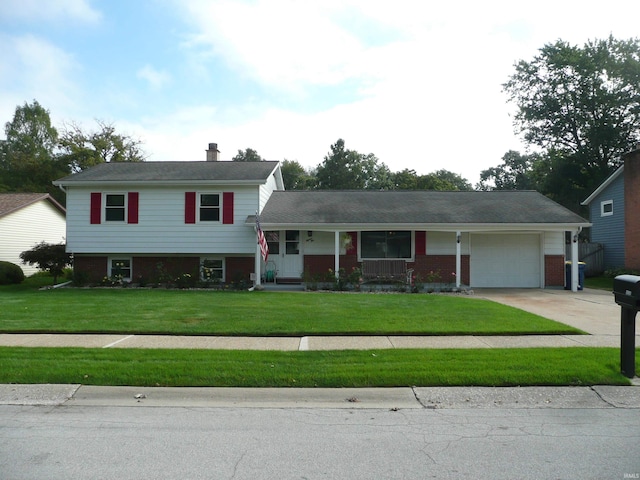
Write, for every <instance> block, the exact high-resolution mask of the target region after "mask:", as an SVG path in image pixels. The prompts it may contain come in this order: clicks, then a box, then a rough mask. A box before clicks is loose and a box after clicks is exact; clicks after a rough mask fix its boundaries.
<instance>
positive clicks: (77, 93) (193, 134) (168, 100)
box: [0, 0, 640, 184]
mask: <svg viewBox="0 0 640 480" xmlns="http://www.w3.org/2000/svg"><path fill="white" fill-rule="evenodd" d="M639 16H640V2H638V1H637V0H610V1H608V2H606V3H604V4H603V3H602V2H596V1H589V0H582V1H571V0H563V1H558V0H555V1H547V0H541V1H538V2H504V1H492V0H487V1H485V2H477V1H458V2H426V1H418V0H396V1H394V2H389V1H384V2H383V1H378V0H323V1H314V0H307V1H297V2H296V1H293V0H264V1H260V0H256V1H240V0H137V1H133V0H129V1H124V0H102V1H97V0H95V1H91V0H55V1H54V0H2V1H0V51H1V52H3V53H2V55H0V121H1V122H2V123H3V124H4V123H6V122H8V121H10V120H11V119H12V118H13V114H14V112H15V108H16V106H17V105H22V104H24V103H25V102H31V101H32V100H34V99H35V100H37V101H38V102H39V103H40V104H41V105H43V106H44V107H45V108H47V109H48V110H49V111H50V114H51V118H52V121H53V123H54V125H55V126H56V127H57V128H58V129H59V130H62V129H63V128H64V125H65V124H67V125H68V124H70V123H75V124H78V125H80V126H81V127H83V128H85V129H86V130H92V129H95V128H96V122H95V120H96V119H98V120H101V121H104V122H107V123H113V124H114V125H115V127H116V130H117V131H118V132H120V133H124V134H127V135H130V136H132V137H134V138H136V139H139V140H141V141H142V142H143V149H144V151H145V152H146V153H147V154H148V160H154V161H165V160H185V161H186V160H204V159H205V153H204V151H205V149H206V148H207V145H208V143H209V142H215V143H218V148H219V150H220V151H221V152H222V158H223V159H231V157H233V156H234V155H235V154H236V153H237V151H238V150H239V149H243V150H244V149H246V148H253V149H255V150H257V152H258V153H259V154H260V155H261V156H262V157H263V158H265V159H268V160H284V159H288V160H297V161H299V162H300V163H301V164H302V165H303V166H305V167H307V168H310V167H315V166H316V165H318V164H320V163H321V162H322V161H323V158H324V156H325V155H326V154H327V152H328V151H329V149H330V146H331V144H333V143H335V141H336V140H337V139H338V138H343V139H344V140H345V142H346V146H347V148H351V149H355V150H357V151H359V152H361V153H373V154H375V155H376V156H377V157H378V158H379V159H380V161H381V162H384V163H385V164H386V165H387V166H389V168H390V169H391V170H392V171H399V170H402V169H404V168H410V169H414V170H415V171H416V172H417V173H418V174H426V173H430V172H433V171H435V170H439V169H442V168H444V169H447V170H450V171H452V172H455V173H458V174H460V175H462V176H463V177H464V178H467V179H468V180H469V181H470V182H471V183H472V184H475V183H476V182H477V181H478V179H479V173H480V171H482V170H484V169H487V168H489V167H493V166H496V165H498V164H500V163H501V157H502V155H503V154H504V153H505V152H506V151H507V150H509V149H515V150H520V151H522V152H524V147H523V146H522V144H521V142H520V141H519V139H518V138H517V137H516V136H515V135H514V133H513V128H512V125H511V118H510V116H509V115H510V113H512V112H513V107H512V106H510V105H508V104H507V103H506V95H505V94H504V93H502V91H501V84H502V83H504V82H505V81H506V80H507V78H508V76H509V75H510V74H511V73H512V72H513V64H514V63H515V62H516V61H518V60H520V59H525V60H530V59H531V58H533V56H534V55H535V54H536V51H537V50H538V49H539V48H541V47H542V46H543V45H544V44H545V43H551V42H554V41H555V40H557V39H558V38H561V39H563V40H566V41H569V42H571V43H574V44H579V45H582V44H583V43H584V42H586V41H587V40H589V39H595V38H605V37H607V36H608V35H609V34H613V36H614V37H616V38H620V39H628V38H631V37H634V36H638V30H637V21H638V20H637V19H638V18H639ZM0 135H2V136H3V135H4V131H2V133H1V134H0Z"/></svg>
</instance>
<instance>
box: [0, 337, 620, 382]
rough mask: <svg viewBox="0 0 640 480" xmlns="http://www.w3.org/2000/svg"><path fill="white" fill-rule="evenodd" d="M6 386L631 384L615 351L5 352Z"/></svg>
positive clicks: (0, 375)
mask: <svg viewBox="0 0 640 480" xmlns="http://www.w3.org/2000/svg"><path fill="white" fill-rule="evenodd" d="M0 365H2V368H1V369H0V383H63V384H73V383H79V384H84V385H132V386H170V387H171V386H182V387H187V386H193V387H195V386H207V387H398V386H412V385H415V386H454V385H455V386H514V385H521V386H524V385H629V380H628V379H627V378H626V377H624V376H623V375H622V374H621V373H620V369H619V350H618V349H615V348H524V349H481V350H376V351H374V350H364V351H354V350H346V351H328V352H279V351H239V350H207V351H204V350H146V349H145V350H139V349H106V350H105V349H89V348H18V347H12V348H6V347H0Z"/></svg>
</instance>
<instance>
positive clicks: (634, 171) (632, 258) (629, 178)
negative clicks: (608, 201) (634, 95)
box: [622, 144, 640, 270]
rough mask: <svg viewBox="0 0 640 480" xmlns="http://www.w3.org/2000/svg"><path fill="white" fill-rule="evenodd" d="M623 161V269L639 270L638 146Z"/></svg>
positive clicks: (639, 200) (624, 156) (639, 199)
mask: <svg viewBox="0 0 640 480" xmlns="http://www.w3.org/2000/svg"><path fill="white" fill-rule="evenodd" d="M622 158H623V159H624V173H623V175H624V260H625V262H624V263H625V267H626V268H629V269H633V270H640V144H637V145H636V149H635V150H633V151H631V152H629V153H626V154H624V155H623V157H622Z"/></svg>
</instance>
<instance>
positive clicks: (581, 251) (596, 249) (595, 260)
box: [565, 243, 604, 277]
mask: <svg viewBox="0 0 640 480" xmlns="http://www.w3.org/2000/svg"><path fill="white" fill-rule="evenodd" d="M565 255H566V258H567V260H568V259H570V258H571V244H569V245H567V249H566V254H565ZM578 258H579V259H580V261H581V262H584V263H585V264H586V265H585V266H584V274H585V276H587V277H593V276H597V275H600V274H601V273H602V272H604V245H603V244H601V243H579V244H578Z"/></svg>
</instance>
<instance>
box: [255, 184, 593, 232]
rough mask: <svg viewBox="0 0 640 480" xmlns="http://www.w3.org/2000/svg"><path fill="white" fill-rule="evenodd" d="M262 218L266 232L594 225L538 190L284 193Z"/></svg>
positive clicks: (274, 199)
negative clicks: (283, 228)
mask: <svg viewBox="0 0 640 480" xmlns="http://www.w3.org/2000/svg"><path fill="white" fill-rule="evenodd" d="M260 220H261V223H262V225H264V227H265V228H266V227H268V226H269V225H287V224H292V225H316V224H325V225H327V224H328V225H341V224H349V225H367V224H372V225H374V224H396V225H399V224H449V225H456V224H533V225H535V224H558V225H569V224H570V225H576V226H587V225H589V222H588V221H587V220H585V219H584V218H582V217H580V216H579V215H576V214H575V213H573V212H571V211H570V210H568V209H566V208H565V207H563V206H561V205H559V204H558V203H556V202H554V201H552V200H550V199H549V198H547V197H545V196H544V195H542V194H540V193H538V192H533V191H492V192H438V191H382V192H381V191H289V192H283V191H278V192H274V193H273V195H272V196H271V198H270V199H269V201H268V202H267V204H266V206H265V208H264V209H263V211H262V213H261V215H260Z"/></svg>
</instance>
